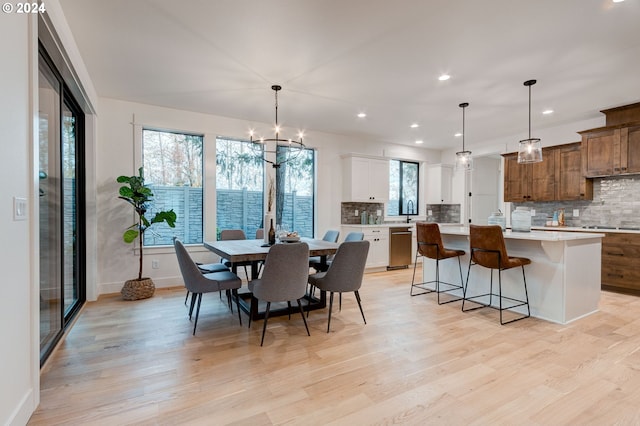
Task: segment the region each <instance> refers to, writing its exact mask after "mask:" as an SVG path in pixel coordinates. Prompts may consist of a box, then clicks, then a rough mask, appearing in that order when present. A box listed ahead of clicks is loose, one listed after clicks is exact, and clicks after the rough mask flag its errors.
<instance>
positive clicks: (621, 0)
mask: <svg viewBox="0 0 640 426" xmlns="http://www.w3.org/2000/svg"><path fill="white" fill-rule="evenodd" d="M623 1H624V0H613V2H614V3H622V2H623Z"/></svg>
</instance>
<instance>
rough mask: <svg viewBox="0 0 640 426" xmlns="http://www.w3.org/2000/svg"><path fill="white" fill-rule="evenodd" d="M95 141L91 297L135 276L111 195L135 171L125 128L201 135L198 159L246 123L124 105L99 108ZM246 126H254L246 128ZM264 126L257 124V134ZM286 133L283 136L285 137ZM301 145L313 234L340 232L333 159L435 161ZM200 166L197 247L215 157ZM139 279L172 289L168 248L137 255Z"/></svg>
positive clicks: (420, 154)
mask: <svg viewBox="0 0 640 426" xmlns="http://www.w3.org/2000/svg"><path fill="white" fill-rule="evenodd" d="M99 111H100V117H99V121H100V123H99V133H98V150H97V176H96V181H97V211H98V213H97V214H98V240H99V241H100V245H99V247H98V262H99V264H98V278H97V283H98V284H97V285H98V287H97V293H99V294H102V293H112V292H117V291H119V290H120V288H121V287H122V284H123V283H124V281H126V280H127V279H131V278H134V277H135V276H136V274H137V263H136V259H137V257H136V253H134V251H133V248H132V246H130V245H127V244H125V243H123V242H122V237H121V235H122V231H123V230H124V228H125V227H126V226H128V225H129V224H130V223H133V222H132V212H131V211H130V209H128V208H126V206H125V205H124V202H123V201H122V200H119V199H117V197H116V194H117V190H118V187H119V185H117V184H116V182H115V179H116V177H117V176H119V175H123V174H127V175H130V174H133V173H135V170H136V169H137V167H139V165H137V164H134V156H135V155H136V152H135V146H134V130H133V126H132V124H131V123H132V122H133V120H134V116H135V123H136V124H140V125H142V126H149V127H155V128H162V129H169V130H181V131H188V132H196V133H202V134H204V135H205V152H207V151H209V152H210V151H211V150H215V138H216V136H227V137H235V138H246V137H247V135H248V133H247V132H248V130H249V126H250V123H249V122H246V121H243V120H236V119H230V118H225V117H218V116H212V115H206V114H199V113H194V112H188V111H181V110H175V109H169V108H161V107H156V106H151V105H144V104H137V103H131V102H124V101H119V100H114V99H107V98H100V100H99ZM252 124H254V123H252ZM269 125H270V124H269V123H265V127H268V126H269ZM286 131H287V129H285V132H286ZM305 144H307V145H308V146H309V147H312V148H316V149H317V165H318V167H317V199H316V206H317V213H316V234H323V233H324V231H325V230H327V229H329V228H337V227H339V226H340V203H341V201H342V199H341V198H342V168H341V161H340V155H342V154H346V153H351V152H354V153H360V154H366V155H376V156H389V157H394V158H410V159H413V160H417V161H421V162H429V163H434V162H438V161H439V160H440V153H439V152H438V151H431V150H426V149H421V148H414V147H409V146H402V145H394V144H382V143H374V142H370V141H363V140H354V139H352V138H347V137H344V136H339V135H333V134H328V133H322V132H317V131H312V130H310V131H308V132H307V134H306V135H305ZM205 157H206V158H208V159H210V160H213V161H210V162H209V163H207V164H205V182H206V184H205V185H206V188H205V206H206V207H205V214H206V217H205V221H206V224H205V240H207V239H209V240H211V239H214V238H215V160H214V158H215V154H214V155H207V154H205ZM190 250H191V252H192V254H193V256H194V258H196V259H197V260H202V261H210V260H211V259H213V255H212V254H211V253H209V252H208V251H207V250H206V249H204V248H200V249H197V248H191V249H190ZM151 259H158V260H159V264H160V268H159V269H151V262H150V260H151ZM143 274H144V275H145V276H150V277H151V278H153V280H154V282H155V283H156V286H157V287H163V286H172V285H179V284H180V283H181V279H180V277H179V270H178V267H177V264H176V261H175V254H174V252H173V250H172V249H171V248H164V249H163V248H154V249H145V262H144V271H143Z"/></svg>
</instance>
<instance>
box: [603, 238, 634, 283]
mask: <svg viewBox="0 0 640 426" xmlns="http://www.w3.org/2000/svg"><path fill="white" fill-rule="evenodd" d="M602 289H603V290H612V291H619V292H624V293H633V294H638V295H640V234H626V233H614V232H609V233H607V234H606V237H604V238H603V239H602Z"/></svg>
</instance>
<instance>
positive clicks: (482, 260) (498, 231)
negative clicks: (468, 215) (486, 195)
mask: <svg viewBox="0 0 640 426" xmlns="http://www.w3.org/2000/svg"><path fill="white" fill-rule="evenodd" d="M469 247H470V249H471V257H470V259H469V270H468V272H467V283H466V285H465V290H464V296H463V300H462V311H463V312H467V311H473V310H476V309H480V308H494V309H499V311H500V324H501V325H504V324H508V323H510V322H514V321H518V320H521V319H524V318H529V316H531V310H530V308H529V294H528V292H527V278H526V277H525V274H524V266H525V265H529V264H531V260H530V259H528V258H526V257H512V256H509V255H508V253H507V247H506V245H505V243H504V235H503V234H502V228H501V227H500V225H488V226H481V225H469ZM473 265H479V266H483V267H485V268H489V269H490V270H491V278H490V279H491V281H490V287H489V293H484V294H477V295H474V296H470V295H469V276H470V274H471V266H473ZM517 267H520V268H521V269H522V281H523V285H524V299H517V298H515V297H508V296H505V295H504V294H503V292H502V271H505V270H507V269H511V268H517ZM494 269H497V270H498V294H494V293H493V270H494ZM474 287H476V286H474ZM487 296H488V297H489V302H488V303H481V302H478V301H476V300H474V299H480V298H486V297H487ZM493 296H496V297H497V298H498V307H497V308H496V307H495V306H493V303H492V298H493ZM505 300H506V302H507V303H509V306H506V307H505V306H504V305H503V302H504V301H505ZM467 301H471V302H472V303H474V304H477V305H479V306H476V307H474V308H470V309H465V308H464V305H465V302H467ZM522 306H526V308H527V313H526V314H524V313H523V312H520V311H518V310H516V311H513V309H515V308H518V307H522ZM507 310H509V311H512V312H515V313H516V314H518V316H517V317H516V318H513V319H511V320H509V321H504V319H503V317H502V312H503V311H507Z"/></svg>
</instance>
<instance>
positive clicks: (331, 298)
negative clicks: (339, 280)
mask: <svg viewBox="0 0 640 426" xmlns="http://www.w3.org/2000/svg"><path fill="white" fill-rule="evenodd" d="M332 308H333V292H331V295H330V296H329V320H328V321H327V333H328V332H329V329H330V328H331V309H332Z"/></svg>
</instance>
